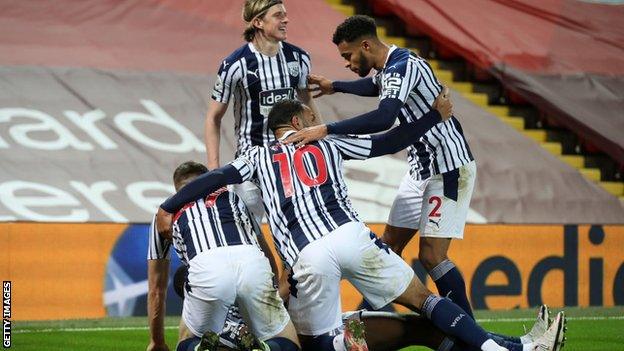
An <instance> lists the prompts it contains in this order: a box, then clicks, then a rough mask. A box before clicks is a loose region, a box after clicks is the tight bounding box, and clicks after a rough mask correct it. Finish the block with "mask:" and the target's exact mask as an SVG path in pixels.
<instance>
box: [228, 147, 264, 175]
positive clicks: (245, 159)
mask: <svg viewBox="0 0 624 351" xmlns="http://www.w3.org/2000/svg"><path fill="white" fill-rule="evenodd" d="M257 164H258V147H253V148H251V149H249V150H248V151H245V152H244V153H242V154H241V155H240V156H238V157H237V158H236V159H235V160H234V161H232V162H230V165H231V166H233V167H234V168H236V170H237V171H238V173H240V176H241V179H242V181H243V182H246V181H248V180H253V178H254V174H255V173H256V167H257Z"/></svg>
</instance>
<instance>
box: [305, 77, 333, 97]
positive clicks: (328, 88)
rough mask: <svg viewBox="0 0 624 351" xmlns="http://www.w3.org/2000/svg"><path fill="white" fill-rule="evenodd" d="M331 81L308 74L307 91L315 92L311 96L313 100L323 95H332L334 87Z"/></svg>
mask: <svg viewBox="0 0 624 351" xmlns="http://www.w3.org/2000/svg"><path fill="white" fill-rule="evenodd" d="M333 83H334V82H332V81H331V80H329V79H327V78H325V77H323V76H319V75H318V74H310V75H309V76H308V91H311V92H313V93H314V92H317V91H318V93H316V94H315V95H313V96H312V97H313V98H315V99H316V98H317V97H320V96H323V95H331V94H333V93H334V86H333Z"/></svg>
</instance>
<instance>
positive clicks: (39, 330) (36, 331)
mask: <svg viewBox="0 0 624 351" xmlns="http://www.w3.org/2000/svg"><path fill="white" fill-rule="evenodd" d="M148 329H149V328H148V327H97V328H58V329H52V328H49V329H22V330H19V329H15V330H13V333H15V334H28V333H51V332H90V331H116V330H148ZM165 329H178V326H177V325H168V326H166V327H165Z"/></svg>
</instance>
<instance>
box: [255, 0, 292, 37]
mask: <svg viewBox="0 0 624 351" xmlns="http://www.w3.org/2000/svg"><path fill="white" fill-rule="evenodd" d="M259 22H260V23H258V27H260V29H262V31H263V32H264V35H265V36H266V37H268V38H271V39H273V40H276V41H283V40H286V36H287V35H286V25H287V24H288V17H286V7H284V5H283V4H277V5H273V6H271V7H270V8H269V10H268V11H267V13H266V14H265V15H264V17H263V18H262V19H261V20H259Z"/></svg>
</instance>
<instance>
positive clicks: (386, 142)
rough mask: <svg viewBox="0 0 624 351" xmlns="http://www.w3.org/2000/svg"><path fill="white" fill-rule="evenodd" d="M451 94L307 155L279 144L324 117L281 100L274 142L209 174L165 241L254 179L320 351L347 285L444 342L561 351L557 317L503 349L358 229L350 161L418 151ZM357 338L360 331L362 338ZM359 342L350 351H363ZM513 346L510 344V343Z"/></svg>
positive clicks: (308, 149) (302, 325) (163, 209)
mask: <svg viewBox="0 0 624 351" xmlns="http://www.w3.org/2000/svg"><path fill="white" fill-rule="evenodd" d="M447 93H448V90H445V92H444V93H442V94H440V96H438V98H436V102H434V104H433V106H434V108H437V109H436V110H431V111H429V112H428V113H427V114H425V116H423V117H422V118H420V119H419V120H418V121H417V122H412V123H407V124H403V125H401V126H399V127H396V128H394V129H392V130H390V131H389V132H386V133H384V134H381V135H374V136H359V137H356V136H333V137H331V138H324V139H321V140H319V141H315V142H313V143H310V144H309V145H306V146H305V147H302V148H296V147H295V146H294V145H284V144H282V143H280V142H279V140H283V139H284V138H285V137H287V136H288V135H289V134H291V133H294V132H295V131H296V130H299V129H302V128H304V127H308V126H312V125H315V124H318V123H319V121H318V118H317V117H316V116H315V115H314V113H313V112H312V111H311V110H310V109H309V108H308V107H307V106H305V105H303V104H302V103H300V102H298V101H295V100H282V101H280V102H278V103H277V104H275V106H274V107H273V109H272V110H271V112H270V113H269V127H270V128H271V130H272V131H273V132H274V133H275V137H276V138H278V141H276V142H274V143H271V144H270V145H267V146H262V147H260V146H258V147H254V148H252V149H250V150H249V151H248V152H246V153H244V154H243V155H241V156H240V157H238V158H237V159H236V160H234V161H233V162H231V163H230V164H228V165H226V166H224V167H221V168H219V169H216V170H214V171H211V172H208V173H207V174H204V175H202V176H200V177H198V178H197V179H196V180H195V181H193V182H191V183H189V184H188V185H187V186H185V187H184V189H182V190H181V191H178V193H177V194H175V195H173V196H172V197H171V198H169V199H168V200H167V201H165V202H164V203H163V204H162V205H161V206H160V209H159V210H158V214H157V224H158V230H159V232H163V231H164V232H166V231H168V230H170V228H171V225H172V222H173V219H174V215H173V214H174V213H177V212H178V211H179V210H180V209H181V208H183V207H184V205H185V204H186V203H188V202H189V201H191V200H192V199H196V198H198V197H201V196H205V195H207V194H210V193H212V192H213V191H215V190H217V189H219V188H221V187H223V186H224V185H227V184H236V183H241V182H243V181H246V180H252V181H254V182H256V184H258V186H259V187H260V188H261V191H262V198H263V202H264V206H265V208H266V209H267V213H268V219H269V225H270V227H271V233H272V234H273V237H274V242H275V243H276V245H277V248H278V250H279V252H280V255H281V257H282V258H283V259H284V260H285V261H286V263H287V265H288V266H289V267H290V268H291V269H292V271H293V275H292V278H291V289H290V290H291V294H290V302H289V312H290V315H291V317H292V319H293V322H294V324H295V326H296V328H297V331H298V332H299V333H300V334H303V335H307V336H312V337H313V338H312V339H313V341H314V343H315V345H314V350H342V349H344V348H342V344H343V343H342V342H341V341H340V340H341V339H342V338H344V339H346V338H347V337H348V333H344V334H343V333H342V332H341V330H339V329H337V328H339V327H340V326H341V325H342V320H341V311H340V291H339V289H340V280H341V279H342V278H343V277H344V278H346V279H347V280H349V281H350V282H351V283H352V284H353V285H354V286H355V287H356V288H357V289H358V290H359V291H360V292H361V293H362V295H364V297H365V298H366V300H367V301H369V302H370V303H371V305H372V306H373V307H375V308H380V307H382V306H384V305H386V304H388V303H389V302H396V303H399V304H402V305H404V306H406V307H408V308H410V309H412V310H414V311H417V312H421V314H422V315H423V316H426V317H427V318H428V319H429V320H431V322H432V323H433V324H434V325H435V326H436V327H437V328H439V329H440V330H442V331H443V332H444V333H446V334H448V335H451V336H453V337H455V338H457V339H458V340H459V341H461V342H464V343H465V344H466V345H467V346H468V347H472V348H474V349H477V350H478V349H481V350H483V351H504V350H508V349H509V350H512V351H527V350H536V349H537V350H555V351H557V350H558V349H559V348H560V345H561V342H562V341H563V334H564V324H565V323H564V322H565V320H564V318H563V314H559V315H558V316H557V318H556V319H555V322H554V323H553V325H552V326H551V327H550V328H549V330H548V331H547V333H546V334H545V336H544V337H543V338H542V339H541V340H538V341H537V342H536V343H532V344H527V345H522V344H519V343H508V345H509V346H508V348H505V347H503V346H500V345H499V344H497V343H496V341H494V340H492V338H491V337H490V336H489V335H488V334H487V332H486V331H485V330H483V329H482V328H481V327H479V326H478V325H477V324H476V322H475V321H474V320H473V319H472V318H470V317H469V316H468V315H467V314H466V312H465V311H464V310H462V309H461V308H460V307H458V306H457V305H456V304H454V303H453V302H452V301H451V300H449V299H446V298H442V297H440V296H437V295H434V294H433V293H432V292H430V291H429V290H428V289H427V288H426V287H425V286H424V285H423V284H422V282H421V281H420V280H418V278H417V277H415V275H414V271H413V270H412V269H411V267H410V266H409V265H407V264H406V263H405V262H404V261H403V260H402V259H401V258H400V257H399V256H398V255H396V254H395V253H394V252H392V251H391V250H390V249H389V248H388V247H387V246H386V245H384V244H383V243H382V242H381V240H380V239H379V238H378V237H377V236H376V235H375V234H374V233H372V232H371V231H370V229H369V228H367V227H366V225H365V224H364V223H362V222H361V221H360V220H359V218H358V215H357V212H356V211H355V209H353V207H352V206H351V201H350V199H349V198H348V196H347V191H346V184H345V181H344V176H343V174H342V164H343V161H344V160H347V159H367V158H371V157H377V156H382V155H386V154H392V153H395V152H398V151H400V150H402V149H403V148H405V147H407V146H409V145H411V144H413V143H414V142H415V140H418V139H419V138H420V137H422V135H423V134H424V133H425V132H426V131H427V130H429V129H430V128H432V127H433V126H435V125H436V124H437V123H438V122H440V121H442V120H448V118H450V116H451V114H452V109H451V108H450V107H449V106H450V101H448V97H447ZM356 332H357V331H356ZM359 339H361V338H357V335H356V338H354V339H353V340H354V341H355V343H354V344H347V349H348V350H367V347H366V345H365V342H364V340H361V341H362V343H364V344H362V343H360V340H359ZM506 346H507V344H506Z"/></svg>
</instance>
